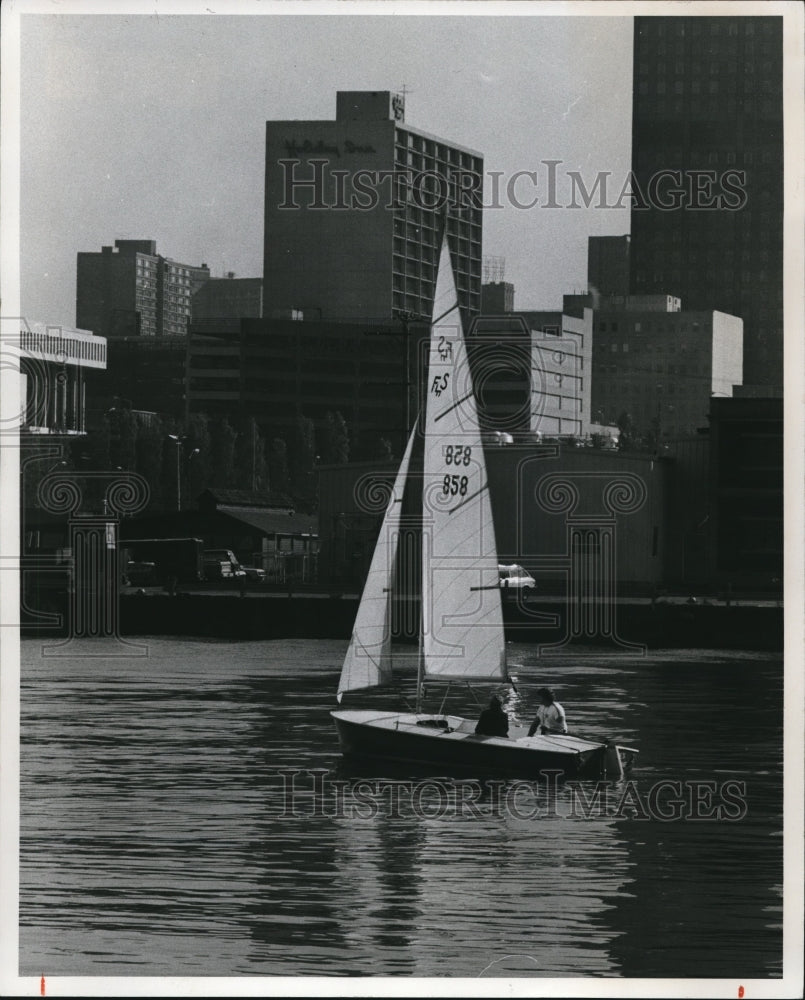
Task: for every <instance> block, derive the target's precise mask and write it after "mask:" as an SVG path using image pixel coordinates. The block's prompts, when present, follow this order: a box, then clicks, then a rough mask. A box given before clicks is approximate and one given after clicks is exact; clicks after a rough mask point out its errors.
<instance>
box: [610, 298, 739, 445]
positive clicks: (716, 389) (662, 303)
mask: <svg viewBox="0 0 805 1000" xmlns="http://www.w3.org/2000/svg"><path fill="white" fill-rule="evenodd" d="M652 298H653V299H654V300H655V301H654V302H652V301H651V299H652ZM593 316H594V319H593V353H592V413H593V418H594V419H595V420H596V421H597V422H598V423H602V424H615V423H617V422H618V421H619V420H620V419H621V417H622V415H623V414H625V413H628V414H629V415H630V417H631V420H632V424H633V427H634V429H635V431H636V432H638V433H642V434H649V433H651V432H653V433H655V434H656V435H657V437H663V438H668V437H680V436H687V435H693V434H696V432H697V431H698V429H699V428H704V427H707V418H708V414H709V412H710V409H711V406H712V397H714V396H722V397H724V396H732V394H733V389H734V388H735V387H736V386H740V384H741V378H742V344H743V323H742V322H741V320H740V319H739V318H738V317H736V316H729V315H727V314H725V313H721V312H717V311H713V310H712V309H711V310H708V311H704V310H701V311H687V310H685V311H683V310H682V309H681V308H680V303H679V300H678V299H674V298H673V297H669V296H667V295H657V296H632V297H630V298H626V299H622V298H619V297H614V296H613V297H612V298H611V299H609V300H607V299H604V300H603V301H602V302H601V303H600V304H599V306H598V308H597V309H596V310H595V312H594V314H593Z"/></svg>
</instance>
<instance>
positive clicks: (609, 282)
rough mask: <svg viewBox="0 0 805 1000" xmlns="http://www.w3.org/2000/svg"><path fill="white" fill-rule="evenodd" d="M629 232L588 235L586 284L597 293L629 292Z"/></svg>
mask: <svg viewBox="0 0 805 1000" xmlns="http://www.w3.org/2000/svg"><path fill="white" fill-rule="evenodd" d="M631 249H632V238H631V236H590V237H589V239H588V240H587V287H588V288H589V289H590V291H591V292H592V291H593V290H594V291H595V292H597V293H598V294H599V295H628V294H629V289H630V285H629V282H630V280H631V278H630V261H631Z"/></svg>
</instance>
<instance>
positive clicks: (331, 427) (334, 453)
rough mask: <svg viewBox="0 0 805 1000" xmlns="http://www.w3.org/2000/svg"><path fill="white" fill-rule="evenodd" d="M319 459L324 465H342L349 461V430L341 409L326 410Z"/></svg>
mask: <svg viewBox="0 0 805 1000" xmlns="http://www.w3.org/2000/svg"><path fill="white" fill-rule="evenodd" d="M321 460H322V462H323V463H324V464H325V465H344V464H345V463H346V462H348V461H349V431H348V430H347V422H346V420H344V418H343V416H342V414H341V411H340V410H336V411H335V413H333V412H331V411H329V410H328V411H327V414H326V416H325V418H324V427H323V429H322V432H321Z"/></svg>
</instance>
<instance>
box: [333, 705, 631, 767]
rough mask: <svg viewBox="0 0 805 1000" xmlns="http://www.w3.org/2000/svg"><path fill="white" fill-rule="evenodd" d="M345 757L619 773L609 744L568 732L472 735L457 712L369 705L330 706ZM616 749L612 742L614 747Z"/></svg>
mask: <svg viewBox="0 0 805 1000" xmlns="http://www.w3.org/2000/svg"><path fill="white" fill-rule="evenodd" d="M331 715H332V717H333V721H334V723H335V727H336V731H337V733H338V739H339V743H340V745H341V751H342V753H343V754H344V755H345V756H346V757H353V758H362V759H366V760H377V759H382V760H384V761H392V762H395V763H406V764H416V765H421V766H425V767H427V768H428V769H432V768H437V769H442V770H443V773H445V774H450V775H452V774H459V773H460V774H462V775H466V774H471V775H486V774H497V775H505V776H507V777H532V778H538V777H539V776H540V774H541V773H542V772H545V771H561V772H562V774H563V775H564V777H604V776H605V775H607V774H609V775H610V776H612V777H620V776H622V773H623V760H622V759H621V758H620V757H619V758H618V760H619V763H620V774H618V773H612V772H613V770H614V769H615V764H614V763H613V747H612V745H609V746H608V745H607V744H605V743H593V742H590V741H588V740H582V739H579V738H578V737H573V736H534V737H527V736H519V737H516V738H513V739H510V738H505V737H496V736H476V735H475V732H474V728H475V723H474V722H473V721H471V720H468V719H462V718H460V717H458V716H447V717H445V722H446V728H445V725H444V722H441V721H439V720H440V718H441V717H435V716H416V715H413V714H393V713H389V712H385V713H383V712H371V711H335V712H331ZM615 750H617V748H615Z"/></svg>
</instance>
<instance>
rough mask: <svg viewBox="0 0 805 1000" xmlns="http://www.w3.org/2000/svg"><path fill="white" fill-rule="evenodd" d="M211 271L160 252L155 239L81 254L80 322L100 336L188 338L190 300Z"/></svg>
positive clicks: (117, 243) (78, 285)
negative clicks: (179, 261)
mask: <svg viewBox="0 0 805 1000" xmlns="http://www.w3.org/2000/svg"><path fill="white" fill-rule="evenodd" d="M209 277H210V270H209V268H208V267H207V265H206V264H201V265H200V266H196V265H192V264H180V263H178V262H177V261H175V260H171V259H170V258H168V257H163V256H162V255H161V254H158V253H157V252H156V242H155V241H154V240H115V245H114V248H112V247H110V246H109V247H102V248H101V251H100V253H96V252H92V253H79V254H78V260H77V281H76V324H77V325H78V326H79V327H82V328H83V329H87V330H92V332H93V333H94V334H96V336H99V337H109V338H113V337H184V336H187V327H188V324H189V321H190V300H191V297H192V295H193V293H194V292H195V291H197V290H198V289H199V288H200V287H201V285H202V284H203V283H204V282H206V281H208V280H209Z"/></svg>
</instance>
